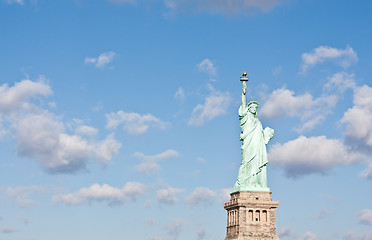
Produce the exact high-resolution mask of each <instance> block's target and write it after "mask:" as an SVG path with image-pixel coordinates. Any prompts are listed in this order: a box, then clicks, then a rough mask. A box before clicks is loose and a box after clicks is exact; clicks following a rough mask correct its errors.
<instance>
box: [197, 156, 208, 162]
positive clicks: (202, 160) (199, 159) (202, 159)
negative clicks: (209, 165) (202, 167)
mask: <svg viewBox="0 0 372 240" xmlns="http://www.w3.org/2000/svg"><path fill="white" fill-rule="evenodd" d="M196 161H198V162H200V163H206V162H207V161H206V160H205V159H204V158H202V157H197V158H196Z"/></svg>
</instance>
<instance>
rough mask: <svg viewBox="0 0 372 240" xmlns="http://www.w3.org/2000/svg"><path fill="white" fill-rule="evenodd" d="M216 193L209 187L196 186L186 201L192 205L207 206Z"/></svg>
mask: <svg viewBox="0 0 372 240" xmlns="http://www.w3.org/2000/svg"><path fill="white" fill-rule="evenodd" d="M216 197H217V193H216V192H215V191H213V190H211V189H209V188H205V187H198V188H196V189H195V190H194V191H193V192H192V193H191V194H190V195H189V196H188V197H187V198H186V203H188V204H189V205H192V206H196V205H201V206H208V205H211V204H212V203H214V201H215V198H216Z"/></svg>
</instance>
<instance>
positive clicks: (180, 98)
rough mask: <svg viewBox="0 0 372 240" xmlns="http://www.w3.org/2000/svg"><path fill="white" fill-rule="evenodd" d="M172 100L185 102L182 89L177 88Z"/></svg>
mask: <svg viewBox="0 0 372 240" xmlns="http://www.w3.org/2000/svg"><path fill="white" fill-rule="evenodd" d="M174 98H175V99H177V100H178V101H180V102H181V103H182V102H184V101H185V91H184V90H183V88H182V87H179V88H178V90H177V92H176V93H175V94H174Z"/></svg>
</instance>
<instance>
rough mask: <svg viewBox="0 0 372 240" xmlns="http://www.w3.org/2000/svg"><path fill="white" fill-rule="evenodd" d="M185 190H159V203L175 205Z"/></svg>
mask: <svg viewBox="0 0 372 240" xmlns="http://www.w3.org/2000/svg"><path fill="white" fill-rule="evenodd" d="M183 191H184V190H183V189H179V188H172V187H168V188H166V189H159V190H158V191H157V192H156V195H157V199H158V202H159V203H162V204H170V205H172V204H175V203H176V202H177V201H178V198H177V195H178V194H180V193H182V192H183Z"/></svg>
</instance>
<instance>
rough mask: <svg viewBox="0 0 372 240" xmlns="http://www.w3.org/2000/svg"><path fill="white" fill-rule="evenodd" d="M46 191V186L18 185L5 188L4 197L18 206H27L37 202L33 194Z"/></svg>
mask: <svg viewBox="0 0 372 240" xmlns="http://www.w3.org/2000/svg"><path fill="white" fill-rule="evenodd" d="M46 191H47V188H45V187H41V186H36V185H32V186H18V187H8V188H6V189H5V192H4V194H5V197H6V198H7V199H9V200H10V201H11V202H12V203H15V204H16V205H17V206H18V207H21V208H29V207H32V206H35V205H37V204H38V202H37V201H35V200H34V199H33V198H34V197H35V195H41V194H43V193H45V192H46Z"/></svg>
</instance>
